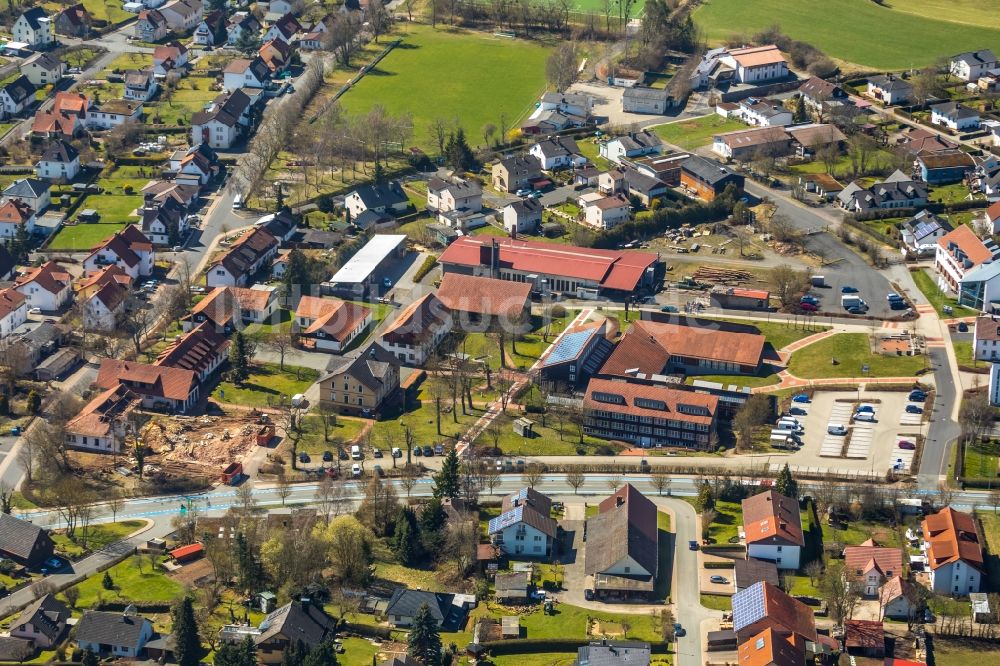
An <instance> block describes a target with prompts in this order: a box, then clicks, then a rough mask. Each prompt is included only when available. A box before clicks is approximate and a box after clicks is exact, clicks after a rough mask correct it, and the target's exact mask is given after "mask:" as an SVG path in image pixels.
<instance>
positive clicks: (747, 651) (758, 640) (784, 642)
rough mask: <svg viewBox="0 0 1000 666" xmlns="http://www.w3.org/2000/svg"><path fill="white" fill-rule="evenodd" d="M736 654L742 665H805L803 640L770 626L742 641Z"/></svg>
mask: <svg viewBox="0 0 1000 666" xmlns="http://www.w3.org/2000/svg"><path fill="white" fill-rule="evenodd" d="M737 654H738V659H739V662H738V663H740V664H741V665H743V666H806V651H805V643H804V641H801V640H799V636H797V635H795V634H787V633H784V632H782V631H775V630H774V629H771V628H770V627H768V628H766V629H764V630H763V631H762V632H760V633H759V634H757V635H756V636H751V637H750V638H748V639H747V640H745V641H743V642H742V643H741V644H740V645H739V648H738V653H737ZM810 663H811V662H810Z"/></svg>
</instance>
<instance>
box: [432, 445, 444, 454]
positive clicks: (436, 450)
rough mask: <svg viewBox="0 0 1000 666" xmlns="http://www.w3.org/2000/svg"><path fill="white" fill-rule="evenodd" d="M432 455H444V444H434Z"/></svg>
mask: <svg viewBox="0 0 1000 666" xmlns="http://www.w3.org/2000/svg"><path fill="white" fill-rule="evenodd" d="M434 455H437V456H443V455H444V445H442V444H435V445H434Z"/></svg>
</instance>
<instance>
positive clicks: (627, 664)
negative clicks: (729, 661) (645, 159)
mask: <svg viewBox="0 0 1000 666" xmlns="http://www.w3.org/2000/svg"><path fill="white" fill-rule="evenodd" d="M626 90H627V88H626ZM651 653H652V651H651V648H650V645H649V643H643V642H642V641H609V640H607V639H603V640H600V641H592V642H591V643H590V644H589V645H584V646H583V647H579V648H577V649H576V661H574V662H573V666H649V660H650V655H651Z"/></svg>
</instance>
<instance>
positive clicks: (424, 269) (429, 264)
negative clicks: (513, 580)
mask: <svg viewBox="0 0 1000 666" xmlns="http://www.w3.org/2000/svg"><path fill="white" fill-rule="evenodd" d="M437 263H438V260H437V257H433V256H431V257H426V258H425V259H424V263H422V264H421V265H420V268H418V269H417V272H416V273H414V274H413V281H414V282H420V281H421V280H423V279H424V278H425V277H427V274H428V273H430V272H431V270H433V269H434V267H435V266H437Z"/></svg>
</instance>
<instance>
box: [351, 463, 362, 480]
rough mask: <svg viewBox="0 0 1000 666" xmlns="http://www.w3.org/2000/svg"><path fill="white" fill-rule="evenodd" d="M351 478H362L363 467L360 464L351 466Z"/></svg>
mask: <svg viewBox="0 0 1000 666" xmlns="http://www.w3.org/2000/svg"><path fill="white" fill-rule="evenodd" d="M351 476H353V477H354V478H355V479H356V478H358V477H359V476H361V465H359V464H358V463H354V464H353V465H351Z"/></svg>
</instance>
